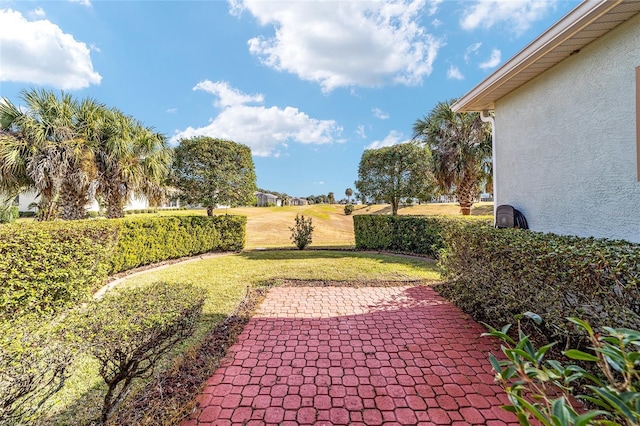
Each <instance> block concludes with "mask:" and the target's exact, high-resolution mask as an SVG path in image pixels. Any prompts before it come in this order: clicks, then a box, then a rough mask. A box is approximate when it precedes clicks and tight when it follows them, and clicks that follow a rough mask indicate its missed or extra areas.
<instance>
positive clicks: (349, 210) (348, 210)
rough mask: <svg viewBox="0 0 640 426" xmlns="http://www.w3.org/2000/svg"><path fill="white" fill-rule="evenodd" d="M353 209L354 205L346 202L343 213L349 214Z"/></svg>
mask: <svg viewBox="0 0 640 426" xmlns="http://www.w3.org/2000/svg"><path fill="white" fill-rule="evenodd" d="M354 210H355V207H354V206H353V204H347V205H346V206H344V214H345V215H346V216H349V215H350V214H351V213H353V211H354Z"/></svg>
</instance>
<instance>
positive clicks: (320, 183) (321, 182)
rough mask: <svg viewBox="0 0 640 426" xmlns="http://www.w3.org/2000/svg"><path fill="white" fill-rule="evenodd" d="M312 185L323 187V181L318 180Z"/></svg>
mask: <svg viewBox="0 0 640 426" xmlns="http://www.w3.org/2000/svg"><path fill="white" fill-rule="evenodd" d="M313 184H314V185H324V181H323V180H319V181H317V182H313Z"/></svg>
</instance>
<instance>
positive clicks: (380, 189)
mask: <svg viewBox="0 0 640 426" xmlns="http://www.w3.org/2000/svg"><path fill="white" fill-rule="evenodd" d="M355 185H356V189H357V190H358V191H359V192H360V194H361V197H365V198H367V199H371V200H373V201H384V202H387V203H390V204H391V210H392V214H394V215H396V214H398V207H399V205H400V202H401V200H402V199H403V198H418V199H421V200H422V199H427V198H430V196H431V195H432V193H433V178H432V174H431V172H430V154H429V150H428V149H427V148H424V147H420V146H418V145H416V144H413V143H403V144H398V145H393V146H389V147H384V148H380V149H368V150H365V151H364V153H363V154H362V158H361V159H360V165H359V167H358V180H357V181H356V182H355Z"/></svg>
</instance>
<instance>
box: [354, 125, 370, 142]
mask: <svg viewBox="0 0 640 426" xmlns="http://www.w3.org/2000/svg"><path fill="white" fill-rule="evenodd" d="M356 135H358V137H359V138H360V139H366V137H367V133H366V132H365V130H364V125H362V124H359V125H358V128H357V129H356Z"/></svg>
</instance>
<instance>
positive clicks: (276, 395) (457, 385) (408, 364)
mask: <svg viewBox="0 0 640 426" xmlns="http://www.w3.org/2000/svg"><path fill="white" fill-rule="evenodd" d="M484 331H485V330H484V329H483V327H482V326H480V325H479V324H478V323H476V322H474V321H472V320H470V319H469V318H468V316H467V315H465V314H464V313H463V312H461V311H460V310H459V309H458V308H456V307H455V306H453V305H452V304H450V303H449V302H447V301H445V300H444V299H443V298H442V297H440V296H439V295H438V294H437V293H436V292H435V291H434V290H432V289H431V288H429V287H423V286H419V287H365V288H350V287H276V288H273V289H272V290H270V292H269V293H268V295H267V297H266V299H265V300H264V302H263V303H262V304H261V305H260V307H259V309H258V311H257V313H256V315H255V316H254V317H253V318H252V319H251V320H250V321H249V323H248V324H247V326H246V327H245V329H244V330H243V332H242V333H241V334H240V336H239V340H238V342H237V344H235V345H234V346H232V347H231V349H230V351H229V353H228V355H227V357H226V358H225V359H224V360H223V362H222V364H221V367H220V368H219V369H218V370H217V371H216V372H215V374H214V375H213V376H212V377H211V378H210V379H209V380H208V381H207V384H206V387H205V388H204V391H203V392H202V393H201V394H200V395H199V396H198V402H199V408H198V410H197V412H195V413H194V414H193V417H192V418H191V419H189V420H187V421H185V422H184V423H183V426H193V425H231V424H233V425H265V424H266V425H307V424H318V425H347V424H349V425H381V424H385V425H387V424H389V425H391V424H405V425H416V424H419V425H432V424H453V425H467V424H483V425H484V424H486V425H505V424H513V425H517V424H518V422H517V420H516V418H515V416H513V415H512V414H510V413H507V412H506V411H504V410H502V409H501V408H500V407H499V406H500V405H501V404H504V403H506V402H507V399H506V396H505V395H504V392H503V390H502V389H501V388H500V386H498V385H497V384H495V383H494V374H493V372H492V370H491V366H490V364H489V361H488V358H487V354H488V352H489V351H492V352H493V353H494V354H497V353H499V352H500V351H499V346H498V344H497V342H496V341H494V340H492V339H489V338H487V337H481V336H480V335H481V334H482V333H483V332H484Z"/></svg>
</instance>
